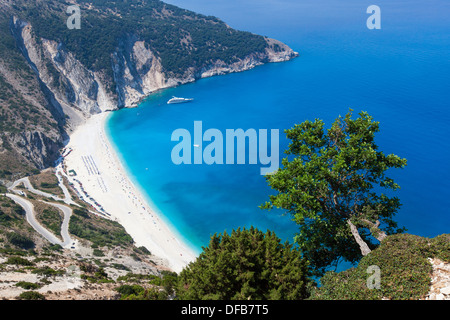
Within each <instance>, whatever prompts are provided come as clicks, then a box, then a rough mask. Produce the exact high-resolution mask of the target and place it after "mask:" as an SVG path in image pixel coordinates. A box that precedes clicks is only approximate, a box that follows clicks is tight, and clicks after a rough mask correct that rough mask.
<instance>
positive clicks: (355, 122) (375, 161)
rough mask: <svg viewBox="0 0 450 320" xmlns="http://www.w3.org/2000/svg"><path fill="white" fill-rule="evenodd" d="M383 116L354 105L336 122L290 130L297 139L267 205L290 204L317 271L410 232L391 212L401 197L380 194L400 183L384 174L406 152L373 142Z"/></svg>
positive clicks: (400, 164)
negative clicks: (397, 152)
mask: <svg viewBox="0 0 450 320" xmlns="http://www.w3.org/2000/svg"><path fill="white" fill-rule="evenodd" d="M378 131H379V122H376V121H374V120H373V118H372V117H371V116H370V115H369V114H368V113H366V112H361V113H360V114H359V117H358V118H356V119H352V112H351V111H349V112H348V113H347V115H346V116H345V117H341V116H339V117H338V118H337V119H336V120H335V121H334V123H333V124H332V126H331V128H330V129H328V130H325V128H324V122H323V121H322V120H319V119H316V120H315V121H314V122H311V121H309V120H307V121H305V122H303V123H301V124H299V125H295V127H294V128H292V129H288V130H286V135H287V137H288V138H289V139H290V140H291V143H290V144H289V146H288V150H286V154H287V155H288V157H286V158H284V159H283V161H282V166H283V167H282V168H281V169H280V170H278V171H277V172H276V173H275V174H273V175H268V176H266V177H267V181H268V184H269V186H270V187H272V189H274V190H275V191H277V194H276V195H271V196H270V201H269V202H266V203H265V204H264V205H263V206H261V207H262V208H264V209H269V210H270V209H272V208H274V207H277V208H281V209H283V210H285V211H286V212H287V213H288V214H290V215H291V216H292V217H293V220H294V221H295V222H296V223H297V224H298V226H299V233H298V234H297V235H296V237H295V242H296V243H297V244H298V245H299V247H300V250H301V252H302V253H303V255H304V257H305V258H306V259H307V260H308V261H309V262H310V263H311V265H312V266H313V269H314V272H315V273H316V275H322V274H323V273H324V272H325V270H326V268H328V267H330V266H336V265H337V264H338V263H339V262H340V261H342V260H344V261H347V262H350V263H355V262H357V261H359V260H360V259H361V257H362V256H365V255H367V254H368V253H370V251H371V250H373V249H374V248H375V247H376V246H377V245H378V244H379V243H380V242H381V241H383V239H384V238H386V236H387V235H389V234H395V233H400V232H402V231H404V229H402V228H398V226H397V223H396V222H395V221H394V219H393V217H394V215H395V214H396V213H397V211H398V209H399V208H400V205H401V204H400V200H399V199H398V198H397V197H395V196H388V195H386V194H384V193H382V190H383V189H387V190H392V191H395V190H397V189H399V188H400V186H399V185H398V184H396V183H395V182H394V180H393V179H391V178H389V177H388V176H387V175H386V172H387V171H388V170H389V169H391V168H404V167H405V166H406V159H402V158H400V157H399V156H397V155H394V154H389V155H385V154H384V153H383V152H382V151H380V150H379V147H378V145H377V144H376V143H375V134H376V133H377V132H378Z"/></svg>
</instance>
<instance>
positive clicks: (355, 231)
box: [347, 219, 371, 256]
mask: <svg viewBox="0 0 450 320" xmlns="http://www.w3.org/2000/svg"><path fill="white" fill-rule="evenodd" d="M347 223H348V225H349V226H350V230H351V232H352V235H353V237H354V238H355V240H356V242H357V243H358V245H359V249H360V250H361V253H362V255H363V256H366V255H368V254H369V253H370V252H371V250H370V249H369V246H368V245H367V243H366V242H365V241H364V240H363V239H362V238H361V236H360V234H359V232H358V228H357V227H356V226H355V225H354V224H353V223H352V222H351V221H350V219H349V220H347Z"/></svg>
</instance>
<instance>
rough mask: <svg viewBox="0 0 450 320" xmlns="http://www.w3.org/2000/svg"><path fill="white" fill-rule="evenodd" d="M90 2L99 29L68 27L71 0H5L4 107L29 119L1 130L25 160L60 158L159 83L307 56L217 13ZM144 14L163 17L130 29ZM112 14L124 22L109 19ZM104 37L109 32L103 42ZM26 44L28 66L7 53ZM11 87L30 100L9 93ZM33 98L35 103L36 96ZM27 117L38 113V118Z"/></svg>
mask: <svg viewBox="0 0 450 320" xmlns="http://www.w3.org/2000/svg"><path fill="white" fill-rule="evenodd" d="M82 2H83V4H82V5H83V6H84V7H83V9H84V11H85V15H86V16H89V17H91V19H93V20H92V21H94V22H93V23H94V25H95V27H92V28H88V27H85V30H82V31H80V32H79V33H74V31H68V29H67V28H66V26H65V23H61V21H65V19H66V17H65V16H62V15H61V13H64V10H65V9H66V4H65V2H63V1H59V0H51V1H43V0H33V1H22V0H20V1H17V2H16V3H14V4H13V3H12V2H9V1H6V2H0V23H1V24H2V26H3V27H5V26H8V29H9V30H7V31H8V32H4V31H5V30H2V39H0V50H3V51H2V56H0V66H2V67H3V69H2V70H0V82H1V81H3V79H5V81H6V82H7V84H8V86H9V85H12V87H14V90H13V89H11V90H9V89H8V90H0V105H1V107H3V106H4V107H6V109H9V110H8V112H9V113H10V116H11V117H10V120H12V119H14V121H18V122H19V123H22V125H21V126H20V127H14V128H12V126H11V124H8V123H6V122H5V123H4V125H3V126H2V129H3V132H1V134H0V135H1V137H2V138H3V140H4V141H6V142H5V145H7V146H8V147H9V148H10V149H13V151H15V152H16V153H17V154H19V155H20V157H21V159H20V161H25V162H27V163H28V164H30V165H32V166H34V167H36V168H39V169H42V168H45V167H48V166H51V165H52V164H53V161H54V160H56V159H57V156H58V149H59V148H61V147H62V146H63V143H64V141H66V140H67V139H68V137H69V135H70V133H71V132H72V131H73V130H74V129H75V128H76V127H77V126H78V125H80V124H81V123H83V122H84V121H85V120H86V119H87V118H89V117H90V116H91V115H93V114H96V113H101V112H105V111H111V110H117V109H120V108H129V107H135V106H137V104H138V103H139V101H140V100H142V99H143V98H145V97H146V96H148V95H149V94H151V93H152V92H154V91H156V90H159V89H163V88H168V87H173V86H177V85H181V84H185V83H189V82H193V81H196V80H197V79H201V78H205V77H210V76H215V75H222V74H226V73H231V72H240V71H244V70H248V69H251V68H253V67H255V66H258V65H261V64H264V63H269V62H280V61H286V60H289V59H292V58H293V57H296V56H297V55H298V54H297V53H296V52H294V51H293V50H292V49H290V48H289V47H288V46H286V45H285V44H283V43H281V42H279V41H277V40H274V39H269V38H264V37H261V36H257V35H253V34H250V33H245V32H240V31H236V30H233V29H231V28H230V27H228V26H226V25H225V24H224V23H223V22H221V21H220V20H218V19H216V18H213V17H205V16H201V15H197V14H195V13H193V12H188V11H186V10H182V9H179V8H176V7H174V6H170V5H166V4H164V3H162V2H158V1H148V2H146V1H143V2H142V3H141V7H140V8H137V7H136V8H135V7H134V6H131V7H130V6H125V7H123V6H122V4H120V3H119V2H117V3H115V5H117V6H118V7H116V8H115V9H114V10H117V11H118V12H119V11H120V10H122V11H121V12H123V14H124V15H126V14H129V16H128V17H126V16H121V15H117V14H113V13H111V8H109V7H108V8H103V7H101V6H100V7H99V8H94V7H92V6H91V5H89V4H85V3H84V1H82ZM119 5H120V6H119ZM129 8H131V9H130V10H131V11H132V12H131V11H130V12H131V13H129V12H128V11H127V10H128V9H129ZM125 9H127V10H125ZM141 10H144V11H145V13H141ZM158 12H159V13H158ZM141 14H144V15H145V14H146V15H150V16H151V19H150V16H149V21H150V22H151V23H154V24H151V25H148V24H142V26H141V28H139V27H136V26H134V24H136V23H132V24H128V29H127V31H122V30H121V27H120V26H121V23H125V22H127V21H128V22H130V21H133V22H136V21H139V19H140V20H142V17H141ZM108 17H110V18H111V19H115V20H117V19H119V18H120V19H122V20H123V21H122V20H121V21H115V22H114V25H110V26H109V25H105V24H104V23H105V21H106V19H108ZM118 17H119V18H118ZM140 17H141V18H140ZM120 19H119V20H120ZM136 19H138V20H136ZM104 29H108V30H110V32H113V33H114V35H113V36H111V37H108V36H105V35H104V33H103V32H101V33H99V31H98V30H102V31H105V32H108V31H107V30H104ZM50 30H51V31H50ZM75 32H76V31H75ZM83 33H86V34H87V35H83ZM96 35H98V37H100V38H101V39H99V41H98V42H97V38H96ZM10 37H11V38H12V39H9V38H10ZM4 39H6V41H3V40H4ZM10 40H11V41H10ZM2 41H3V42H4V43H2ZM13 43H15V44H13ZM105 43H106V44H107V46H106V47H105V48H104V50H102V49H103V48H102V45H103V44H105ZM250 43H251V46H250ZM3 44H5V46H3V47H2V45H3ZM80 46H84V47H83V48H82V49H81V48H80ZM68 48H70V49H68ZM250 48H251V49H250ZM16 51H18V52H20V54H18V55H20V56H21V59H22V60H23V61H24V62H25V63H22V64H20V66H19V67H18V65H17V61H18V60H20V59H19V57H15V60H11V59H10V60H11V61H8V59H6V57H5V55H8V54H17V52H16ZM3 58H5V59H3ZM24 65H26V67H24ZM14 68H15V69H16V70H15V71H11V70H14ZM25 69H29V70H28V71H30V70H32V71H31V73H32V74H33V77H32V78H33V81H32V82H30V83H29V88H28V89H26V90H25V89H24V88H25V86H24V85H23V82H24V81H28V80H27V79H30V78H31V76H30V75H26V76H25V77H24V76H23V75H21V72H23V71H24V70H25ZM8 70H9V71H8ZM25 71H26V70H25ZM25 73H26V72H25ZM5 88H6V87H5ZM3 89H4V88H3ZM2 91H3V92H2ZM8 94H13V95H16V96H21V99H18V100H17V101H13V102H12V101H10V100H8V99H3V100H2V96H3V97H5V96H7V95H8ZM33 96H34V97H35V98H36V99H35V101H30V100H33ZM38 97H39V99H38ZM22 98H23V99H22ZM24 102H27V106H25V105H23V104H24ZM17 109H21V110H17ZM24 110H27V112H25V113H24V112H23V111H24ZM2 112H3V113H4V111H2ZM36 115H39V116H40V117H37V116H36ZM7 116H8V115H7ZM0 117H2V115H0ZM3 117H5V116H4V115H3ZM6 118H7V117H6ZM24 118H31V119H33V120H34V122H33V125H31V124H30V121H25V120H24ZM10 123H12V122H10ZM1 151H2V150H1V147H0V152H1ZM0 162H1V159H0ZM0 164H1V163H0Z"/></svg>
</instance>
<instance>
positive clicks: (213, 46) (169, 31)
mask: <svg viewBox="0 0 450 320" xmlns="http://www.w3.org/2000/svg"><path fill="white" fill-rule="evenodd" d="M78 4H79V5H80V6H81V9H82V12H83V14H82V16H81V25H82V28H81V29H80V30H76V29H68V28H67V27H66V20H67V17H68V16H67V15H66V13H65V11H66V9H67V5H66V3H65V1H55V0H53V1H50V2H48V1H33V2H31V3H27V2H24V1H23V2H22V1H19V3H17V4H16V7H17V8H18V9H19V12H21V13H22V14H21V17H22V18H23V19H24V20H25V21H29V22H30V23H31V24H32V25H33V27H34V29H35V32H36V34H37V35H38V37H39V38H43V39H48V40H55V41H57V42H58V43H64V45H65V47H66V48H67V50H68V51H70V52H72V53H74V54H75V56H76V58H77V59H78V60H79V61H80V62H81V63H83V65H85V66H87V67H88V68H90V69H91V70H94V71H103V72H104V73H105V75H107V76H108V77H109V78H110V80H112V81H113V77H114V76H113V73H112V72H113V70H112V69H111V62H112V54H113V53H114V52H115V51H116V50H117V49H118V48H119V49H120V47H123V46H126V45H127V40H126V39H127V38H128V37H129V36H130V35H133V36H134V37H136V38H138V39H139V40H143V41H145V43H146V44H147V46H148V48H149V49H150V50H151V51H152V52H154V53H155V54H156V55H157V56H158V57H159V58H160V59H161V63H162V65H163V67H164V71H165V72H167V73H169V74H174V75H182V74H183V73H184V71H185V70H186V66H190V67H195V68H201V67H203V66H205V65H206V64H208V63H210V62H211V61H213V60H214V61H215V60H222V61H224V62H225V63H232V62H235V61H237V59H240V58H243V57H245V56H247V55H250V54H254V53H258V52H263V51H264V50H265V48H266V47H267V46H268V45H267V42H266V41H265V40H264V37H262V36H258V35H254V34H252V33H250V32H244V31H237V30H234V29H232V28H230V27H229V26H227V25H226V24H225V23H224V22H223V21H221V20H220V19H218V18H216V17H212V16H205V15H201V14H197V13H194V12H192V11H188V10H185V9H181V8H178V7H176V6H173V5H170V4H166V3H164V2H162V1H159V0H135V1H126V2H125V1H103V0H89V1H84V0H83V1H78ZM37 5H39V6H43V8H45V10H42V9H41V10H36V6H37ZM92 5H93V6H94V7H95V10H90V9H89V8H90V7H91V6H92ZM99 13H100V14H99Z"/></svg>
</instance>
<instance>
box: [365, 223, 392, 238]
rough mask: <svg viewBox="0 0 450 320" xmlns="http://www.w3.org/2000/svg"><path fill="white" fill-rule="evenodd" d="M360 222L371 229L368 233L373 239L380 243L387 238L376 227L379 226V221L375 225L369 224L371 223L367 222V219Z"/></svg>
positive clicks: (384, 233)
mask: <svg viewBox="0 0 450 320" xmlns="http://www.w3.org/2000/svg"><path fill="white" fill-rule="evenodd" d="M362 221H363V222H365V223H367V224H368V225H369V226H370V228H371V229H372V230H370V232H371V233H372V236H373V237H374V238H375V239H377V240H378V241H380V242H381V241H383V240H384V239H385V238H386V237H387V234H386V232H384V231H382V230H380V229H378V227H379V226H380V221H379V220H377V222H376V223H373V222H371V221H369V220H367V219H363V220H362Z"/></svg>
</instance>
